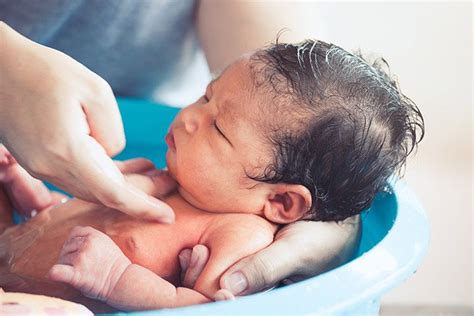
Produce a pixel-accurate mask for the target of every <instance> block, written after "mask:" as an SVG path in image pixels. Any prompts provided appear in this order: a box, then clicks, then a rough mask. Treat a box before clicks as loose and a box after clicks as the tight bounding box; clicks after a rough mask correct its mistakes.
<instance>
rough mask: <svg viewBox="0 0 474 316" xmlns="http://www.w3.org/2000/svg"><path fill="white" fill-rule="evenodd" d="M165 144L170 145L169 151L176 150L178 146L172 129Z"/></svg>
mask: <svg viewBox="0 0 474 316" xmlns="http://www.w3.org/2000/svg"><path fill="white" fill-rule="evenodd" d="M165 142H166V144H167V145H168V148H169V149H172V150H176V144H175V142H174V135H173V129H172V128H170V129H169V131H168V134H166V137H165Z"/></svg>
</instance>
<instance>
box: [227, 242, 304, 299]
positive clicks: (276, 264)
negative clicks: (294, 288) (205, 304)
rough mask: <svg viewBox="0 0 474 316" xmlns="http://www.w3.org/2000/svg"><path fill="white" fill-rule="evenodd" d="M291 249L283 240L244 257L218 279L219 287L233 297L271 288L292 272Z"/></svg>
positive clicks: (292, 258) (292, 257)
mask: <svg viewBox="0 0 474 316" xmlns="http://www.w3.org/2000/svg"><path fill="white" fill-rule="evenodd" d="M292 252H293V249H292V248H291V247H289V244H288V243H287V242H286V241H284V240H276V241H275V242H274V243H273V244H271V245H270V246H268V247H267V248H265V249H263V250H261V251H259V252H258V253H256V254H253V255H251V256H249V257H246V258H244V259H242V260H240V261H239V262H237V263H236V264H234V265H233V266H232V267H231V268H229V270H227V271H226V272H225V273H224V274H223V275H222V277H221V279H220V286H221V288H223V289H227V290H229V291H230V292H231V293H232V294H234V295H246V294H250V293H254V292H258V291H260V290H263V289H265V288H268V287H271V286H273V285H274V284H276V283H277V282H279V281H280V280H282V279H284V278H285V277H287V276H289V275H290V274H291V273H292V272H293V266H294V263H293V261H294V260H295V258H294V256H292Z"/></svg>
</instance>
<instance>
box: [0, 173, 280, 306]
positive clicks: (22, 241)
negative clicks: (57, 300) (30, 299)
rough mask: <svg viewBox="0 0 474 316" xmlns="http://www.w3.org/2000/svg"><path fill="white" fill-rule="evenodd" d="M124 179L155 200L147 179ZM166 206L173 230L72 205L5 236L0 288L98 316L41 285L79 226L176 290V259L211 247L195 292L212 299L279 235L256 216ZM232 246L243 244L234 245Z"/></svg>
mask: <svg viewBox="0 0 474 316" xmlns="http://www.w3.org/2000/svg"><path fill="white" fill-rule="evenodd" d="M128 177H129V179H130V180H131V181H133V183H134V184H135V185H136V186H137V187H138V188H140V189H141V190H144V191H145V192H147V193H149V194H151V195H154V194H156V190H157V187H156V186H155V183H154V182H153V180H152V178H150V177H149V176H146V175H140V174H134V175H129V176H128ZM163 201H165V202H166V203H168V204H169V205H170V206H171V207H173V209H174V211H175V214H176V221H175V223H174V224H172V225H167V224H160V223H156V222H150V221H145V220H140V219H136V218H133V217H131V216H129V215H125V214H123V213H121V212H118V211H116V210H112V209H108V208H105V207H103V206H99V205H95V204H92V203H88V202H85V201H82V200H79V199H72V200H70V201H68V202H66V203H65V204H61V205H58V206H56V207H53V208H50V209H48V210H45V211H42V212H40V213H39V214H38V215H37V216H36V217H34V218H33V219H31V220H30V221H28V222H26V223H24V224H21V225H16V226H12V227H10V228H7V229H6V231H5V232H4V233H3V234H2V235H1V236H0V287H3V288H4V289H5V290H6V291H21V292H29V293H38V294H45V295H50V296H57V297H61V298H65V299H69V300H73V301H77V302H82V303H84V304H86V305H87V306H89V307H90V308H92V309H93V310H94V311H96V312H99V311H106V310H108V308H107V307H106V306H104V304H102V303H99V302H98V301H93V300H90V299H87V298H85V297H83V296H82V295H81V294H80V293H79V292H78V291H76V290H75V289H73V288H72V287H70V286H68V285H66V284H62V283H59V282H53V281H51V280H49V279H48V278H47V277H46V275H47V272H48V271H49V269H50V268H51V267H52V266H53V265H54V264H55V263H56V261H57V259H58V256H59V252H60V250H61V247H62V245H63V244H64V242H65V241H66V239H67V238H68V235H69V233H70V231H71V230H72V229H73V228H74V227H75V226H78V225H79V226H91V227H93V228H95V229H98V230H100V231H102V232H104V233H105V234H107V235H108V236H109V237H110V238H111V239H112V240H113V241H114V242H115V243H116V244H117V245H118V246H119V247H120V249H121V250H122V251H123V253H124V254H125V255H126V256H127V257H128V258H129V259H130V260H131V261H132V263H136V264H138V265H141V266H143V267H146V268H147V269H149V270H151V271H152V272H154V273H156V274H157V275H159V276H161V277H162V278H164V279H166V280H167V281H169V282H171V283H172V284H174V285H175V286H178V285H179V274H180V268H179V263H178V254H179V252H180V251H181V250H182V249H183V248H190V247H193V246H194V245H196V244H198V243H201V244H204V245H206V246H208V247H209V248H210V251H211V254H212V253H213V252H214V253H216V254H217V253H220V255H219V257H217V258H214V260H212V256H211V260H210V261H209V263H208V265H207V266H206V268H205V270H204V272H203V274H202V275H201V276H200V277H199V279H198V280H197V282H196V285H195V287H194V289H195V290H197V291H198V292H200V293H202V294H204V295H205V296H207V297H212V295H213V294H214V293H215V292H216V291H217V290H218V289H219V288H220V286H219V277H220V276H221V275H222V273H223V272H225V270H226V269H227V268H228V267H230V266H231V265H232V264H233V263H235V262H236V261H238V260H239V259H241V258H243V257H245V256H247V255H249V254H252V253H254V252H256V251H258V250H260V249H262V248H264V247H266V246H267V245H269V244H270V243H271V242H272V240H273V234H274V232H275V231H276V226H275V225H272V224H270V223H269V222H268V221H266V220H265V219H263V218H261V217H259V216H256V215H253V214H233V213H231V214H219V213H210V212H206V211H203V210H200V209H197V208H195V207H193V206H192V205H191V204H189V203H188V202H186V200H184V199H183V198H182V197H181V196H180V195H179V194H178V193H176V192H174V193H171V194H169V195H168V196H167V197H165V198H163ZM225 236H232V238H226V237H225ZM226 239H227V240H228V242H225V240H226ZM236 240H237V241H238V240H240V241H245V242H240V243H236V242H235V241H236Z"/></svg>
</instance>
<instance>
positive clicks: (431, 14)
mask: <svg viewBox="0 0 474 316" xmlns="http://www.w3.org/2000/svg"><path fill="white" fill-rule="evenodd" d="M295 5H306V4H305V2H298V4H295ZM318 7H319V9H318V12H313V13H314V14H315V15H316V16H317V17H318V19H319V20H320V28H319V29H318V30H316V31H315V34H316V35H317V36H318V38H320V39H322V40H326V41H329V42H333V43H334V44H338V45H340V46H342V47H344V48H346V49H358V48H360V49H361V50H362V51H363V52H368V53H375V54H376V55H380V56H384V57H385V58H386V60H387V61H388V62H389V64H390V66H391V70H392V72H393V73H394V74H396V75H397V77H398V79H399V82H400V85H401V88H402V91H404V93H405V94H406V95H407V96H409V97H410V98H411V99H412V100H414V101H415V103H417V104H418V106H419V108H420V109H421V111H422V113H423V115H424V117H425V122H426V137H425V139H424V140H423V141H422V142H421V144H420V147H419V150H418V153H417V154H416V155H415V156H414V157H412V158H411V159H410V160H409V162H408V168H407V170H406V176H405V179H406V180H407V182H408V183H409V184H410V185H411V186H412V188H414V190H415V191H416V192H417V195H418V196H419V198H420V199H421V201H422V203H423V205H424V207H425V209H426V211H427V213H428V215H429V218H430V221H431V245H430V248H429V250H428V254H427V256H426V259H425V260H424V262H423V264H422V266H421V267H420V269H419V270H418V272H417V273H416V275H414V276H413V277H412V278H410V279H409V280H408V281H407V282H406V283H405V284H403V285H402V286H400V287H399V288H397V289H395V290H393V291H391V292H390V293H389V294H388V295H386V296H385V297H384V299H383V301H382V303H383V305H385V306H387V305H412V306H426V305H428V306H439V307H441V306H443V307H450V306H451V307H461V306H463V307H470V308H471V310H472V307H473V300H474V297H473V283H474V282H473V249H472V248H473V239H474V238H473V237H474V236H473V226H474V225H473V216H472V211H473V192H472V181H473V156H472V149H473V134H472V133H473V130H472V122H473V109H472V108H473V98H472V90H473V81H472V73H473V61H472V50H473V30H472V15H473V5H472V2H454V1H449V2H448V1H446V2H392V3H391V2H368V3H360V2H349V3H347V2H346V3H341V2H335V3H334V2H331V3H319V6H318Z"/></svg>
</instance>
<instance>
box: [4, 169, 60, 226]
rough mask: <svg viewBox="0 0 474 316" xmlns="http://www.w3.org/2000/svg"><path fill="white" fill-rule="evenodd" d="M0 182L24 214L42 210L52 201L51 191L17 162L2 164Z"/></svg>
mask: <svg viewBox="0 0 474 316" xmlns="http://www.w3.org/2000/svg"><path fill="white" fill-rule="evenodd" d="M0 182H2V183H3V185H4V187H5V191H6V192H7V195H8V197H9V199H10V201H11V203H12V204H13V206H14V207H15V209H16V210H17V211H18V212H19V213H20V214H22V215H25V216H28V217H30V216H31V215H32V212H34V211H36V210H41V209H44V208H46V207H48V206H49V205H51V203H52V197H51V192H50V191H49V190H48V189H47V188H46V186H45V185H44V184H43V182H41V181H40V180H38V179H35V178H33V177H32V176H31V175H30V174H29V173H28V172H26V170H25V169H23V168H22V167H21V166H20V165H19V164H17V163H16V162H14V163H11V164H8V165H0Z"/></svg>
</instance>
